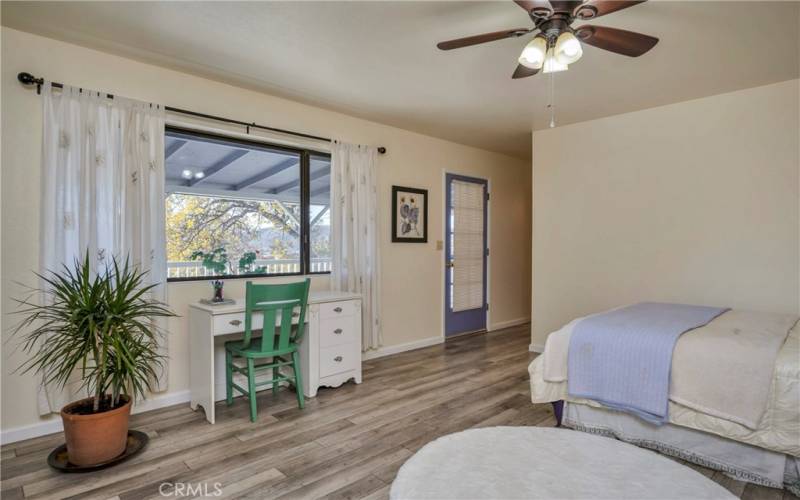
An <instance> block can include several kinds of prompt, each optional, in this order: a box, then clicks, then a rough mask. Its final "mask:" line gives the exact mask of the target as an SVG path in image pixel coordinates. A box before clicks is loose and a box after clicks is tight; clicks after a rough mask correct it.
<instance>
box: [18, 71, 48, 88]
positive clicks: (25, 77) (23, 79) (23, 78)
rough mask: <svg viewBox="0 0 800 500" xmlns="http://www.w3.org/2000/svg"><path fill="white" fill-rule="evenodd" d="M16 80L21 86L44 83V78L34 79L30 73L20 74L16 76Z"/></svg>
mask: <svg viewBox="0 0 800 500" xmlns="http://www.w3.org/2000/svg"><path fill="white" fill-rule="evenodd" d="M17 80H19V82H20V83H21V84H23V85H34V84H37V85H41V84H43V83H44V78H36V77H35V76H33V75H32V74H30V73H26V72H24V71H23V72H22V73H20V74H18V75H17Z"/></svg>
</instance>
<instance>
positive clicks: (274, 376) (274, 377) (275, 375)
mask: <svg viewBox="0 0 800 500" xmlns="http://www.w3.org/2000/svg"><path fill="white" fill-rule="evenodd" d="M278 361H280V358H272V362H273V363H277V362H278ZM280 376H281V371H280V369H279V368H278V367H277V366H276V367H275V368H273V369H272V395H273V396H274V395H275V394H277V393H278V385H279V384H278V377H280Z"/></svg>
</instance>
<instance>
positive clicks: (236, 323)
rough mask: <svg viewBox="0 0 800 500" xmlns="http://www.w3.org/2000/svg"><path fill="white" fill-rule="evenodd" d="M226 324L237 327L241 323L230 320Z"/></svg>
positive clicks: (236, 320)
mask: <svg viewBox="0 0 800 500" xmlns="http://www.w3.org/2000/svg"><path fill="white" fill-rule="evenodd" d="M228 323H229V324H231V325H233V326H239V325H241V324H242V321H241V320H238V319H232V320H230V321H229V322H228Z"/></svg>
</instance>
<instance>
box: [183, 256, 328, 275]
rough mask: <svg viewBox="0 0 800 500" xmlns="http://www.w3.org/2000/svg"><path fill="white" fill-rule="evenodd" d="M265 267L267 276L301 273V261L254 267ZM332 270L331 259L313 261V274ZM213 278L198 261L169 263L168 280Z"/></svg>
mask: <svg viewBox="0 0 800 500" xmlns="http://www.w3.org/2000/svg"><path fill="white" fill-rule="evenodd" d="M260 266H264V267H265V268H266V272H267V274H290V273H299V272H300V261H299V260H294V259H285V260H273V259H262V260H257V261H255V263H254V267H260ZM330 270H331V260H330V259H311V272H312V273H324V272H329V271H330ZM233 274H235V275H239V274H242V275H244V274H246V273H239V272H238V271H237V270H236V269H234V272H233ZM206 276H207V277H209V278H210V277H213V276H214V273H213V272H212V271H210V270H209V269H206V268H205V267H203V263H202V262H201V261H198V260H191V261H183V262H167V277H168V278H202V277H206Z"/></svg>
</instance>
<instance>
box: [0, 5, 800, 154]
mask: <svg viewBox="0 0 800 500" xmlns="http://www.w3.org/2000/svg"><path fill="white" fill-rule="evenodd" d="M2 24H3V25H6V26H9V27H13V28H16V29H21V30H24V31H30V32H33V33H39V34H42V35H45V36H50V37H54V38H59V39H62V40H65V41H70V42H74V43H78V44H82V45H86V46H89V47H92V48H96V49H100V50H105V51H108V52H112V53H117V54H121V55H126V56H132V57H135V58H136V59H139V60H144V61H147V62H153V63H156V64H161V65H166V66H169V67H173V68H177V69H182V70H185V71H190V72H193V73H197V74H201V75H203V76H207V77H212V78H214V79H218V80H223V81H227V82H230V83H234V84H239V85H244V86H247V87H250V88H256V89H260V90H263V91H265V92H268V93H270V94H274V95H279V96H283V97H288V98H291V99H295V100H299V101H303V102H307V103H310V104H315V105H319V106H322V107H325V108H329V109H334V110H338V111H343V112H345V113H348V114H352V115H356V116H360V117H364V118H368V119H371V120H374V121H378V122H382V123H387V124H390V125H395V126H398V127H402V128H406V129H410V130H414V131H418V132H421V133H425V134H429V135H433V136H437V137H442V138H445V139H450V140H453V141H456V142H460V143H464V144H470V145H474V146H478V147H482V148H485V149H490V150H494V151H500V152H504V153H508V154H512V155H515V156H518V157H523V158H525V157H529V156H530V130H531V129H532V128H535V129H540V128H544V127H546V126H547V121H548V119H547V113H546V111H545V106H546V96H547V86H546V83H547V79H546V77H543V76H541V75H537V76H534V77H531V78H527V79H521V80H512V79H511V78H510V76H511V73H512V72H513V70H514V68H515V66H516V58H517V56H518V55H519V52H520V51H521V50H522V47H523V46H524V45H525V43H526V42H527V40H528V39H529V38H528V37H523V38H520V39H509V40H502V41H498V42H493V43H488V44H485V45H480V46H475V47H467V48H463V49H458V50H454V51H450V52H442V51H440V50H438V49H437V48H436V43H437V42H439V41H442V40H447V39H451V38H457V37H461V36H466V35H472V34H478V33H483V32H488V31H497V30H500V29H505V28H517V27H527V26H529V25H530V21H529V19H528V17H527V14H526V13H525V12H524V11H523V10H522V9H521V8H519V7H517V6H516V5H514V4H513V3H512V2H511V1H495V2H285V3H284V2H271V3H259V2H197V3H195V2H161V3H138V2H101V3H92V2H9V1H3V2H2ZM580 24H583V22H581V21H578V22H576V24H575V26H579V25H580ZM591 24H597V25H607V26H613V27H618V28H625V29H630V30H633V31H639V32H642V33H646V34H649V35H653V36H656V37H659V38H660V39H661V42H660V43H659V44H658V45H657V46H656V47H655V48H654V49H653V50H651V51H650V52H649V53H647V54H645V55H644V56H642V57H640V58H628V57H625V56H620V55H616V54H612V53H609V52H605V51H602V50H599V49H596V48H594V47H586V49H585V50H584V57H583V59H581V60H580V61H579V62H578V63H576V64H574V65H573V66H572V67H571V68H570V70H569V71H568V72H566V73H560V74H557V75H556V76H555V84H556V104H557V119H558V123H559V124H567V123H572V122H577V121H583V120H588V119H593V118H598V117H602V116H607V115H612V114H618V113H623V112H628V111H633V110H637V109H643V108H648V107H653V106H659V105H663V104H668V103H672V102H679V101H684V100H687V99H692V98H697V97H703V96H707V95H713V94H718V93H723V92H729V91H733V90H737V89H742V88H747V87H753V86H758V85H763V84H768V83H773V82H778V81H783V80H787V79H792V78H797V77H798V67H799V66H800V30H799V28H798V26H799V25H800V3H799V2H759V1H755V2H742V1H735V2H718V1H704V2H673V1H657V0H651V1H649V2H647V3H645V4H642V5H638V6H635V7H631V8H629V9H627V10H624V11H620V12H617V13H614V14H610V15H608V16H606V17H603V18H600V19H598V20H596V21H593V22H592V23H591ZM44 76H45V77H46V76H47V75H44Z"/></svg>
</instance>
